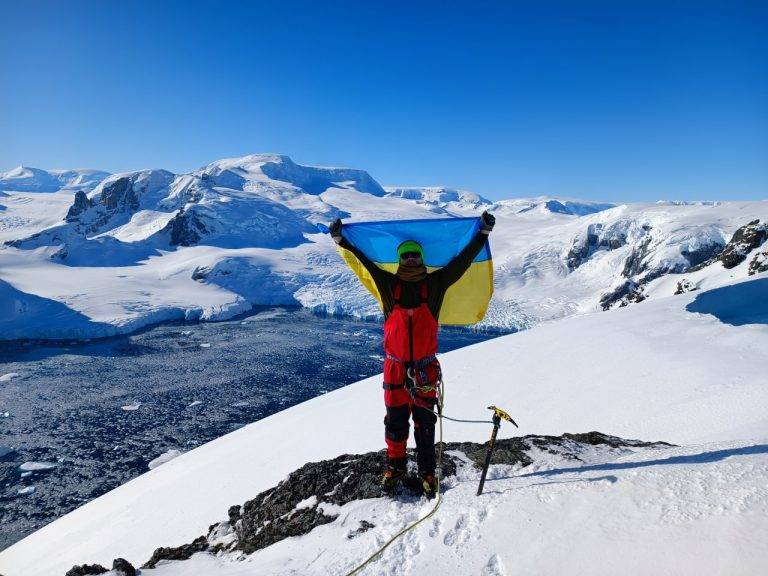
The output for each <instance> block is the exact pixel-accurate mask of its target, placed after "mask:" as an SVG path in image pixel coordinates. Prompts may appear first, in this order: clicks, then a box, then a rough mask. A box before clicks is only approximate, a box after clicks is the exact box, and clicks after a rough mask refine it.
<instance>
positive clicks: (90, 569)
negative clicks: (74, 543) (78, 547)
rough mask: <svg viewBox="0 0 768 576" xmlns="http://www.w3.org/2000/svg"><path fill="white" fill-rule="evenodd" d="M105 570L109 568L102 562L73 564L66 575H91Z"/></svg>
mask: <svg viewBox="0 0 768 576" xmlns="http://www.w3.org/2000/svg"><path fill="white" fill-rule="evenodd" d="M105 572H109V570H107V569H106V568H104V566H102V565H101V564H81V565H80V566H72V568H70V569H69V570H68V571H67V573H66V574H65V575H64V576H91V575H92V574H104V573H105Z"/></svg>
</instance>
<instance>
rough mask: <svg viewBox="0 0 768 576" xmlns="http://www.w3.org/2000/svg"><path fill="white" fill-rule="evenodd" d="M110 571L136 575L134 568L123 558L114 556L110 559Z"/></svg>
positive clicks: (128, 575)
mask: <svg viewBox="0 0 768 576" xmlns="http://www.w3.org/2000/svg"><path fill="white" fill-rule="evenodd" d="M112 571H113V572H115V573H117V574H119V576H136V568H134V567H133V565H132V564H131V563H130V562H128V560H126V559H125V558H115V559H114V560H113V561H112Z"/></svg>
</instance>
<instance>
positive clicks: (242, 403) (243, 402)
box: [232, 400, 249, 408]
mask: <svg viewBox="0 0 768 576" xmlns="http://www.w3.org/2000/svg"><path fill="white" fill-rule="evenodd" d="M248 405H249V402H248V401H246V400H240V401H239V402H235V403H234V404H232V406H234V407H235V408H243V407H244V406H248Z"/></svg>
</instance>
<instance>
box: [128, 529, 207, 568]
mask: <svg viewBox="0 0 768 576" xmlns="http://www.w3.org/2000/svg"><path fill="white" fill-rule="evenodd" d="M206 550H208V539H207V538H206V537H205V536H199V537H198V538H195V539H194V540H193V541H192V542H191V543H190V544H184V545H183V546H177V547H175V548H158V549H156V550H155V551H154V553H153V554H152V558H150V559H149V560H147V561H146V562H145V563H144V564H143V565H142V566H141V567H142V568H154V567H155V566H157V563H158V562H160V561H161V560H187V559H189V558H191V557H192V555H193V554H196V553H197V552H204V551H206Z"/></svg>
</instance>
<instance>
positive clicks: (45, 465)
mask: <svg viewBox="0 0 768 576" xmlns="http://www.w3.org/2000/svg"><path fill="white" fill-rule="evenodd" d="M54 468H56V464H55V463H53V462H24V464H22V465H21V466H19V470H21V471H22V472H43V471H45V470H53V469H54Z"/></svg>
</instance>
